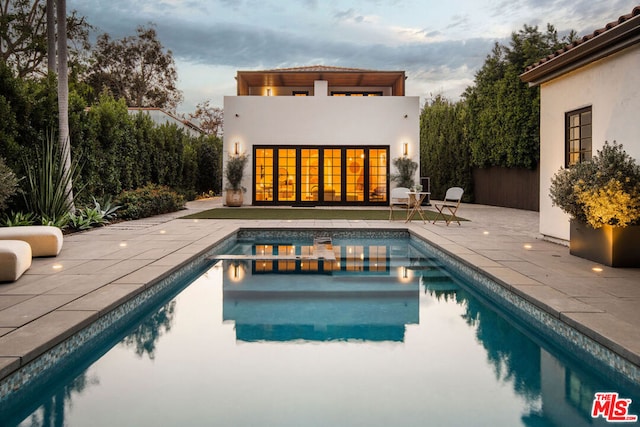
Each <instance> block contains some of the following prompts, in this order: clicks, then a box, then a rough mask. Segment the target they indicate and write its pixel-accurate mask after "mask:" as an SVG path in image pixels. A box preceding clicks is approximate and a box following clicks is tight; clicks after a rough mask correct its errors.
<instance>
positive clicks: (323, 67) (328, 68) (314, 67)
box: [260, 65, 375, 73]
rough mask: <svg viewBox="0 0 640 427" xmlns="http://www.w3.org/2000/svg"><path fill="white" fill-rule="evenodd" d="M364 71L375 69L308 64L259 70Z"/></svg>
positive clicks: (279, 71)
mask: <svg viewBox="0 0 640 427" xmlns="http://www.w3.org/2000/svg"><path fill="white" fill-rule="evenodd" d="M366 71H369V72H370V71H375V70H365V69H362V68H348V67H332V66H328V65H309V66H305V67H292V68H274V69H271V70H260V72H278V73H288V72H295V73H299V72H316V73H317V72H339V73H345V72H346V73H348V72H357V73H361V72H366Z"/></svg>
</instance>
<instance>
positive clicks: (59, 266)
mask: <svg viewBox="0 0 640 427" xmlns="http://www.w3.org/2000/svg"><path fill="white" fill-rule="evenodd" d="M51 268H53V269H54V270H62V264H53V265H52V266H51Z"/></svg>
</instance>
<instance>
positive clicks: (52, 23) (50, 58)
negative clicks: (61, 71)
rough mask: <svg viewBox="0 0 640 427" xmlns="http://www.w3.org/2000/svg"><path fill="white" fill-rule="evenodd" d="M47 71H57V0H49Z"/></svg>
mask: <svg viewBox="0 0 640 427" xmlns="http://www.w3.org/2000/svg"><path fill="white" fill-rule="evenodd" d="M46 8H47V71H48V72H49V73H55V72H56V2H55V0H47V6H46Z"/></svg>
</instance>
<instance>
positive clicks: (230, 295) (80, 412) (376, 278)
mask: <svg viewBox="0 0 640 427" xmlns="http://www.w3.org/2000/svg"><path fill="white" fill-rule="evenodd" d="M318 249H319V246H318V245H315V247H314V245H313V243H312V242H309V241H298V240H293V239H282V238H280V239H271V240H256V241H253V240H249V241H244V242H243V241H240V242H239V243H238V244H237V245H236V246H234V247H233V248H232V249H231V250H230V251H228V252H227V254H228V255H226V256H220V257H218V258H219V259H217V260H211V262H210V263H209V264H207V265H206V266H205V268H204V269H203V271H202V274H199V275H197V277H195V278H191V279H187V280H185V281H183V282H182V283H178V284H176V286H175V291H174V292H173V293H174V295H170V296H168V297H167V298H165V300H164V301H161V302H160V303H158V304H156V305H155V306H153V307H149V308H148V309H146V310H145V311H144V312H141V313H139V316H138V321H137V322H135V324H130V325H127V326H126V327H124V328H122V329H121V330H112V331H111V332H110V334H108V336H106V337H105V338H104V339H103V340H102V341H101V342H100V343H99V345H96V347H95V348H94V349H93V350H92V352H91V354H89V355H87V357H83V358H82V359H81V360H78V361H76V362H74V363H73V364H72V365H71V366H68V367H67V368H65V369H64V370H61V371H60V372H58V373H57V374H56V375H55V376H54V377H53V378H52V379H51V380H50V381H49V383H47V384H44V385H41V386H38V387H34V389H33V391H32V392H31V393H30V394H29V395H28V396H23V397H21V398H20V399H18V400H17V401H15V402H10V405H9V406H8V407H7V408H3V410H2V415H1V421H0V425H11V426H13V425H21V426H42V425H60V426H62V425H64V426H115V425H117V426H186V425H189V426H212V425H220V426H390V425H398V426H425V425H430V426H526V427H529V426H535V427H542V426H578V427H579V426H591V425H608V423H607V422H606V421H605V420H604V419H603V418H598V419H592V417H591V407H592V403H593V399H594V394H595V392H600V391H615V392H618V393H619V394H620V397H624V398H629V399H632V401H633V403H632V404H631V407H630V409H629V413H631V414H640V406H639V405H638V403H640V394H638V391H637V390H636V389H635V388H634V387H633V385H631V386H629V385H628V384H622V383H619V382H617V381H616V380H615V379H608V378H607V377H606V376H601V375H599V374H598V372H597V370H596V369H594V368H593V367H588V366H587V365H585V364H584V363H583V362H581V361H580V359H578V358H575V357H574V356H575V355H568V354H565V353H564V352H562V351H561V350H558V349H556V348H554V346H553V345H551V344H549V343H547V342H545V341H544V340H543V339H542V338H540V335H539V334H538V333H534V332H531V331H529V330H527V327H526V326H525V325H523V324H522V323H521V322H519V321H518V320H515V319H510V318H509V317H507V316H505V315H504V314H503V313H502V312H500V311H499V310H496V309H495V307H493V305H492V303H491V302H489V301H485V300H484V298H482V297H480V296H478V295H476V292H474V290H473V289H474V288H473V286H472V285H470V284H467V283H464V282H461V281H460V280H459V279H458V278H457V276H456V275H454V274H452V273H451V272H449V271H447V270H446V269H444V268H443V267H442V263H441V262H440V261H439V260H438V259H434V258H432V257H430V256H429V255H427V254H426V253H425V252H424V251H422V250H421V249H420V248H419V247H418V246H416V245H414V244H413V243H412V242H411V240H410V239H391V240H390V239H385V240H376V239H359V240H353V239H350V240H342V239H335V238H334V239H333V241H332V244H331V246H323V247H321V248H320V249H323V250H325V252H324V253H323V255H328V256H324V257H322V258H320V259H318V258H316V257H314V251H317V250H318ZM327 250H328V251H330V253H329V252H326V251H327ZM331 254H333V256H331ZM333 257H335V260H334V259H333Z"/></svg>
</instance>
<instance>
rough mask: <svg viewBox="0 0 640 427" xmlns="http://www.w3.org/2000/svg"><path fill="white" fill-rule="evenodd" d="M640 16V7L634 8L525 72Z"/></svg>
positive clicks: (541, 60) (530, 66)
mask: <svg viewBox="0 0 640 427" xmlns="http://www.w3.org/2000/svg"><path fill="white" fill-rule="evenodd" d="M638 15H640V6H636V7H634V8H633V10H632V11H631V13H628V14H626V15H622V16H621V17H619V18H618V20H617V21H612V22H609V23H608V24H607V25H605V26H604V27H603V28H599V29H597V30H595V31H594V32H593V33H590V34H587V35H585V36H583V37H582V38H579V39H578V40H575V41H574V42H573V43H570V44H568V45H566V46H565V47H563V48H562V49H558V50H557V51H555V52H554V53H552V54H551V55H548V56H546V57H544V58H542V59H540V60H539V61H538V62H536V63H534V64H531V65H529V66H528V67H527V68H526V69H525V72H527V71H531V70H532V69H534V68H536V67H538V66H540V65H542V64H544V63H546V62H549V61H551V60H552V59H554V58H556V57H558V56H560V55H562V54H564V53H566V52H568V51H570V50H572V49H575V48H576V47H578V46H580V45H581V44H583V43H585V42H588V41H589V40H592V39H594V38H596V37H598V36H600V35H602V34H604V33H606V32H607V31H610V30H611V29H613V28H615V27H617V26H618V25H620V24H622V23H623V22H626V21H628V20H629V19H631V18H634V17H635V16H638Z"/></svg>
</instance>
